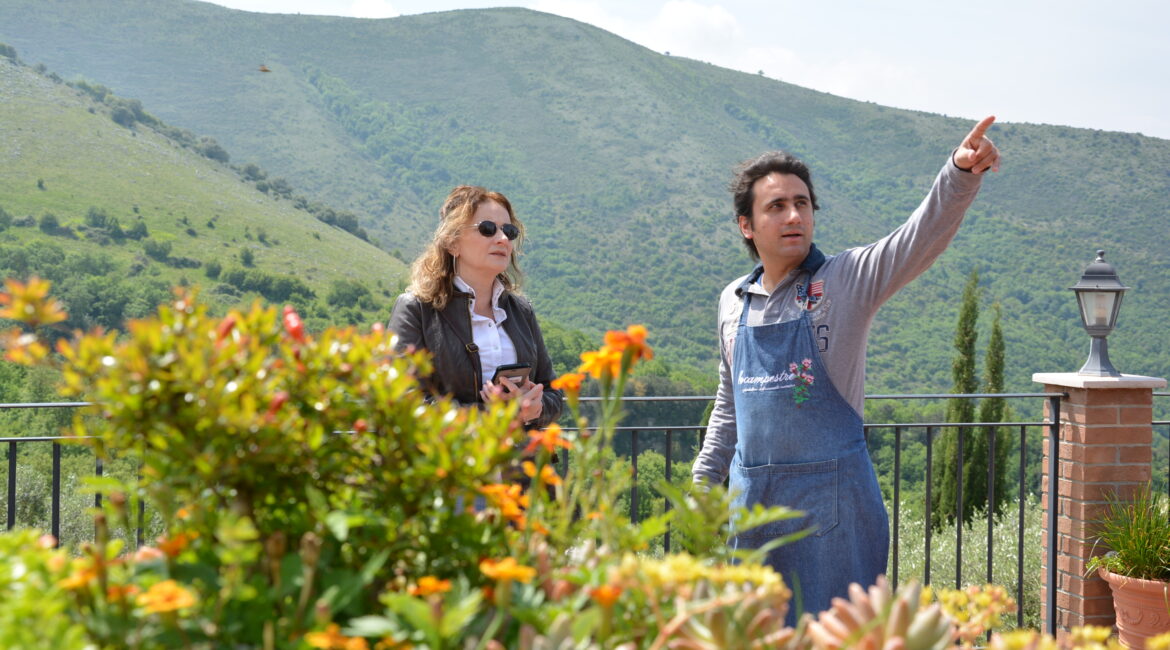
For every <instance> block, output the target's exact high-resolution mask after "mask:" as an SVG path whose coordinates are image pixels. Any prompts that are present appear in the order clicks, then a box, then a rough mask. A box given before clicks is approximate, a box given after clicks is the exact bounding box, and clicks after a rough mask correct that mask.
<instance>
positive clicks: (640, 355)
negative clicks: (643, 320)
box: [605, 325, 654, 361]
mask: <svg viewBox="0 0 1170 650" xmlns="http://www.w3.org/2000/svg"><path fill="white" fill-rule="evenodd" d="M646 336H647V332H646V326H645V325H630V326H629V327H627V328H626V331H624V332H622V331H609V332H606V333H605V345H606V346H608V347H610V348H613V349H614V350H617V351H618V352H624V351H626V350H627V349H628V350H630V353H631V354H630V358H631V359H632V360H633V361H637V360H638V359H645V360H647V361H649V360H650V359H653V358H654V350H651V349H650V346H648V345H646Z"/></svg>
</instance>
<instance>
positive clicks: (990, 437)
mask: <svg viewBox="0 0 1170 650" xmlns="http://www.w3.org/2000/svg"><path fill="white" fill-rule="evenodd" d="M997 429H998V427H991V428H989V429H988V430H987V467H988V469H987V584H992V583H994V580H992V575H993V574H994V566H993V553H992V546H993V545H994V544H995V535H994V533H995V511H996V510H997V508H996V507H995V505H996V504H995V482H996V481H997V480H998V475H997V474H996V467H995V432H996V430H997Z"/></svg>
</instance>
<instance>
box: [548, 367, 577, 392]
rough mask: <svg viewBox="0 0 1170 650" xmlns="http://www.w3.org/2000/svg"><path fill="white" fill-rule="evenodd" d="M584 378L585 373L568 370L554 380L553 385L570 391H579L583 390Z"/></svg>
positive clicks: (558, 388)
mask: <svg viewBox="0 0 1170 650" xmlns="http://www.w3.org/2000/svg"><path fill="white" fill-rule="evenodd" d="M584 380H585V375H583V374H581V373H579V372H567V373H565V374H563V375H561V376H560V377H557V378H556V379H554V380H552V387H553V388H555V389H557V390H563V391H566V392H569V393H579V392H581V382H582V381H584Z"/></svg>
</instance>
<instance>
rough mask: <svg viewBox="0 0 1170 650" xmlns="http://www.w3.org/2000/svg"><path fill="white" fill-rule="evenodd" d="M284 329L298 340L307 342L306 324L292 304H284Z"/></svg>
mask: <svg viewBox="0 0 1170 650" xmlns="http://www.w3.org/2000/svg"><path fill="white" fill-rule="evenodd" d="M284 331H286V332H288V335H289V336H291V337H293V339H294V340H296V341H297V342H299V343H304V342H305V325H304V323H302V322H301V317H300V316H299V315H298V314H297V312H296V310H295V309H293V308H292V305H285V306H284Z"/></svg>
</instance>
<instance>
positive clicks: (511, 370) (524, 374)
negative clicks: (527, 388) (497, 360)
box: [492, 363, 532, 386]
mask: <svg viewBox="0 0 1170 650" xmlns="http://www.w3.org/2000/svg"><path fill="white" fill-rule="evenodd" d="M530 372H532V364H530V363H506V364H504V365H502V366H499V367H497V368H496V372H495V374H493V375H492V383H493V384H499V383H500V377H507V378H508V379H509V380H510V381H511V382H512V383H513V384H516V385H517V386H520V385H522V384H523V383H524V382H525V381H527V380H528V373H530Z"/></svg>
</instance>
